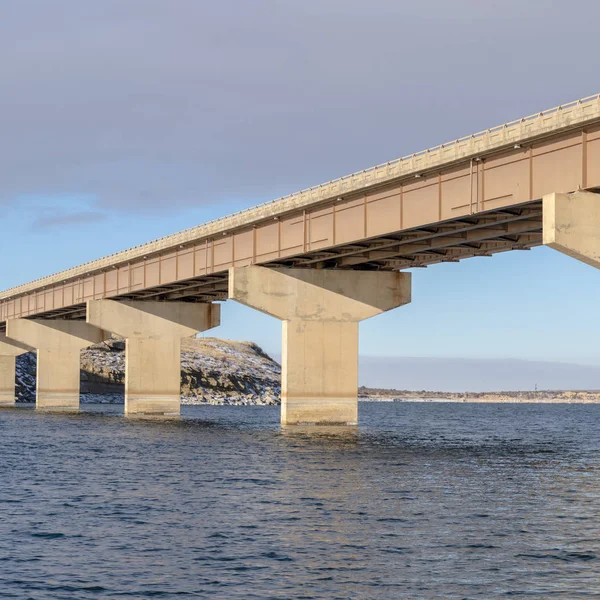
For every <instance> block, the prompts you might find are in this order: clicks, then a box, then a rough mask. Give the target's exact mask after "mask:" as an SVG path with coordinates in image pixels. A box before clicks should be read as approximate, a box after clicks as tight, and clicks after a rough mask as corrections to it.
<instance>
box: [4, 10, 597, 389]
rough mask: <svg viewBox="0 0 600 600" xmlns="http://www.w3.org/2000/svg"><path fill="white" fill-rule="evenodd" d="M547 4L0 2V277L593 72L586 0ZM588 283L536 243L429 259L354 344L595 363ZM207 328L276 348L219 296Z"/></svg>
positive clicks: (416, 139) (272, 191)
mask: <svg viewBox="0 0 600 600" xmlns="http://www.w3.org/2000/svg"><path fill="white" fill-rule="evenodd" d="M547 8H548V5H547V3H545V2H541V0H540V1H532V2H528V3H526V4H523V3H522V2H517V1H511V0H507V1H506V2H503V3H501V4H500V3H495V2H488V3H481V2H475V1H469V0H459V1H457V2H456V3H447V2H445V1H442V0H432V1H431V2H429V3H422V4H419V5H416V4H415V5H410V6H407V5H406V4H405V3H399V2H397V1H395V0H394V1H392V0H374V1H373V2H369V3H366V2H360V1H356V0H345V1H341V0H325V1H319V2H317V1H316V0H307V1H305V2H303V3H282V2H277V1H276V0H257V1H256V2H252V3H247V2H242V1H240V0H223V1H222V2H220V3H218V4H217V5H213V3H208V2H206V3H205V2H196V1H194V0H179V1H178V2H177V3H175V4H174V3H171V2H165V1H163V0H143V1H142V0H105V1H104V2H102V3H81V2H78V1H76V0H56V1H55V2H53V3H45V2H41V1H40V0H22V1H20V2H18V3H5V4H3V6H2V7H1V8H0V53H2V56H3V57H4V60H3V61H2V63H1V64H0V78H1V80H2V81H3V93H2V95H1V96H0V130H1V131H2V132H3V143H2V145H1V146H0V208H1V209H2V221H1V236H0V251H1V252H2V256H3V261H2V269H1V271H0V288H2V289H5V288H8V287H10V286H12V285H16V284H19V283H23V282H26V281H29V280H31V279H34V278H37V277H40V276H43V275H47V274H50V273H52V272H56V271H58V270H61V269H63V268H68V267H70V266H74V265H76V264H79V263H82V262H85V261H87V260H90V259H94V258H98V257H100V256H103V255H105V254H109V253H111V252H114V251H117V250H121V249H124V248H126V247H129V246H133V245H136V244H138V243H142V242H145V241H148V240H150V239H153V238H156V237H159V236H162V235H166V234H169V233H172V232H174V231H178V230H180V229H184V228H187V227H190V226H192V225H194V224H198V223H202V222H204V221H207V220H210V219H212V218H215V217H218V216H221V215H223V214H226V213H230V212H233V211H235V210H239V209H242V208H245V207H247V206H252V205H254V204H257V203H260V202H262V201H266V200H271V199H273V198H275V197H277V196H279V195H282V194H285V193H289V192H293V191H296V190H298V189H301V188H303V187H306V186H309V185H313V184H317V183H320V182H323V181H326V180H328V179H332V178H334V177H337V176H340V175H344V174H347V173H350V172H352V171H355V170H359V169H362V168H365V167H368V166H370V165H373V164H376V163H379V162H383V161H386V160H390V159H393V158H396V157H399V156H402V155H404V154H408V153H411V152H414V151H418V150H421V149H424V148H426V147H429V146H432V145H435V144H438V143H442V142H445V141H448V140H451V139H456V138H457V137H460V136H462V135H467V134H470V133H473V132H476V131H479V130H481V129H485V128H487V127H490V126H494V125H497V124H500V123H502V122H505V121H509V120H512V119H515V118H519V117H521V116H525V115H527V114H531V113H535V112H538V111H539V110H542V109H545V108H550V107H552V106H555V105H557V104H560V103H563V102H568V101H570V100H574V99H577V98H579V97H584V96H587V95H591V94H594V93H598V92H600V84H598V81H597V77H596V74H597V73H598V72H600V53H598V51H597V41H596V40H597V33H596V23H597V22H598V19H599V18H600V5H599V4H598V2H596V1H594V2H592V1H587V0H585V1H584V0H575V1H574V2H571V3H569V4H568V5H566V4H559V5H555V6H553V9H552V11H549V10H547ZM574 15H583V16H584V18H582V17H581V16H577V17H576V18H575V17H574ZM573 40H576V43H571V42H573ZM599 298H600V273H598V271H597V270H595V269H593V268H591V267H589V266H586V265H584V264H580V263H578V262H576V261H575V260H573V259H570V258H568V257H565V256H562V255H560V254H558V253H556V252H554V251H552V250H549V249H546V248H538V249H534V250H533V251H531V252H512V253H508V254H501V255H496V256H495V257H493V258H476V259H469V260H466V261H463V262H461V263H458V264H452V263H450V264H443V265H438V266H434V267H430V268H428V269H421V270H417V271H416V272H415V273H414V275H413V302H412V304H411V305H409V306H406V307H403V308H400V309H398V310H396V311H393V312H391V313H389V314H386V315H382V316H380V317H377V318H375V319H372V320H371V321H367V322H365V323H364V324H363V325H362V326H361V343H360V349H361V353H362V354H363V355H365V356H385V357H445V358H457V357H463V358H473V359H475V358H490V359H500V358H519V359H526V360H542V361H562V362H576V363H581V364H587V365H591V366H598V365H599V364H600V344H599V343H598V339H600V310H599V309H598V299H599ZM214 334H215V335H218V336H222V337H226V338H231V339H250V340H253V341H256V342H257V343H259V344H261V345H263V346H264V347H265V349H267V350H268V351H270V352H272V353H275V354H277V353H279V351H280V326H279V323H278V322H276V321H275V320H274V319H271V318H269V317H266V316H264V315H262V314H259V313H258V312H255V311H252V310H250V309H248V308H245V307H242V306H239V305H236V304H235V303H233V302H227V303H226V305H225V306H224V308H223V325H222V326H221V327H219V328H218V329H216V330H214ZM550 368H551V367H550ZM598 387H600V380H599V381H598Z"/></svg>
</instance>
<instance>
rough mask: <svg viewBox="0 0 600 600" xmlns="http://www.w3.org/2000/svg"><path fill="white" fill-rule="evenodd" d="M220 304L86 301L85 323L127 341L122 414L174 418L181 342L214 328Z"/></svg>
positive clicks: (178, 393)
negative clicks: (123, 412)
mask: <svg viewBox="0 0 600 600" xmlns="http://www.w3.org/2000/svg"><path fill="white" fill-rule="evenodd" d="M220 308H221V307H220V306H219V305H218V304H206V303H190V302H153V301H123V302H118V301H115V300H90V301H88V303H87V321H88V323H90V324H92V325H95V326H96V327H99V328H102V329H106V330H108V331H111V332H112V333H115V334H117V335H120V336H122V337H124V338H125V340H126V345H125V414H126V415H128V416H135V415H160V416H177V415H179V414H180V410H181V409H180V404H181V339H182V338H185V337H190V336H192V335H195V334H196V333H198V332H200V331H206V330H207V329H211V328H212V327H216V326H217V325H219V323H220Z"/></svg>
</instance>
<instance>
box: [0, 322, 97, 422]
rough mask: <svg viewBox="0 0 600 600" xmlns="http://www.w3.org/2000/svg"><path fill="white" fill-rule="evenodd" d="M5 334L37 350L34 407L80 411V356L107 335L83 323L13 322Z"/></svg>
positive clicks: (7, 327)
mask: <svg viewBox="0 0 600 600" xmlns="http://www.w3.org/2000/svg"><path fill="white" fill-rule="evenodd" d="M6 334H7V335H8V336H9V337H10V338H11V339H14V340H16V341H18V342H20V343H22V344H27V345H28V346H31V347H32V348H36V349H37V385H36V387H37V391H36V408H38V409H54V410H77V409H79V389H80V382H81V365H80V354H81V350H82V349H83V348H86V347H87V346H91V345H92V344H97V343H99V342H101V341H103V340H104V339H105V338H106V337H107V335H106V334H105V332H104V331H101V330H99V329H96V328H95V327H92V326H91V325H88V324H87V323H83V322H82V321H62V320H42V319H39V320H30V319H13V320H8V321H7V323H6Z"/></svg>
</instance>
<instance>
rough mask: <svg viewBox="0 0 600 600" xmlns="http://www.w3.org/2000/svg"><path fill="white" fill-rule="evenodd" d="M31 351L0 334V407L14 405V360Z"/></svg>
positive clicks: (27, 347)
mask: <svg viewBox="0 0 600 600" xmlns="http://www.w3.org/2000/svg"><path fill="white" fill-rule="evenodd" d="M31 350H33V348H30V347H29V346H26V345H25V344H20V343H19V342H16V341H14V340H11V339H9V338H7V337H6V335H4V334H2V333H0V406H14V405H15V402H16V398H15V384H16V375H17V374H16V370H17V368H16V358H17V356H20V355H21V354H25V353H26V352H31Z"/></svg>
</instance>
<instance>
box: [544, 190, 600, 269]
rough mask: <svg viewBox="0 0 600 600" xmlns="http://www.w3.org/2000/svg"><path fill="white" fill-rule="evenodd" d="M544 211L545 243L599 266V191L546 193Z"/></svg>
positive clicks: (589, 263) (599, 267)
mask: <svg viewBox="0 0 600 600" xmlns="http://www.w3.org/2000/svg"><path fill="white" fill-rule="evenodd" d="M543 211H544V234H543V235H544V237H543V240H544V244H545V245H546V246H549V247H550V248H554V249H555V250H558V251H559V252H562V253H563V254H567V255H568V256H571V257H572V258H576V259H577V260H580V261H582V262H584V263H586V264H588V265H591V266H592V267H596V268H597V269H600V194H594V193H592V192H584V191H579V192H573V193H572V194H548V195H547V196H544V199H543Z"/></svg>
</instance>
